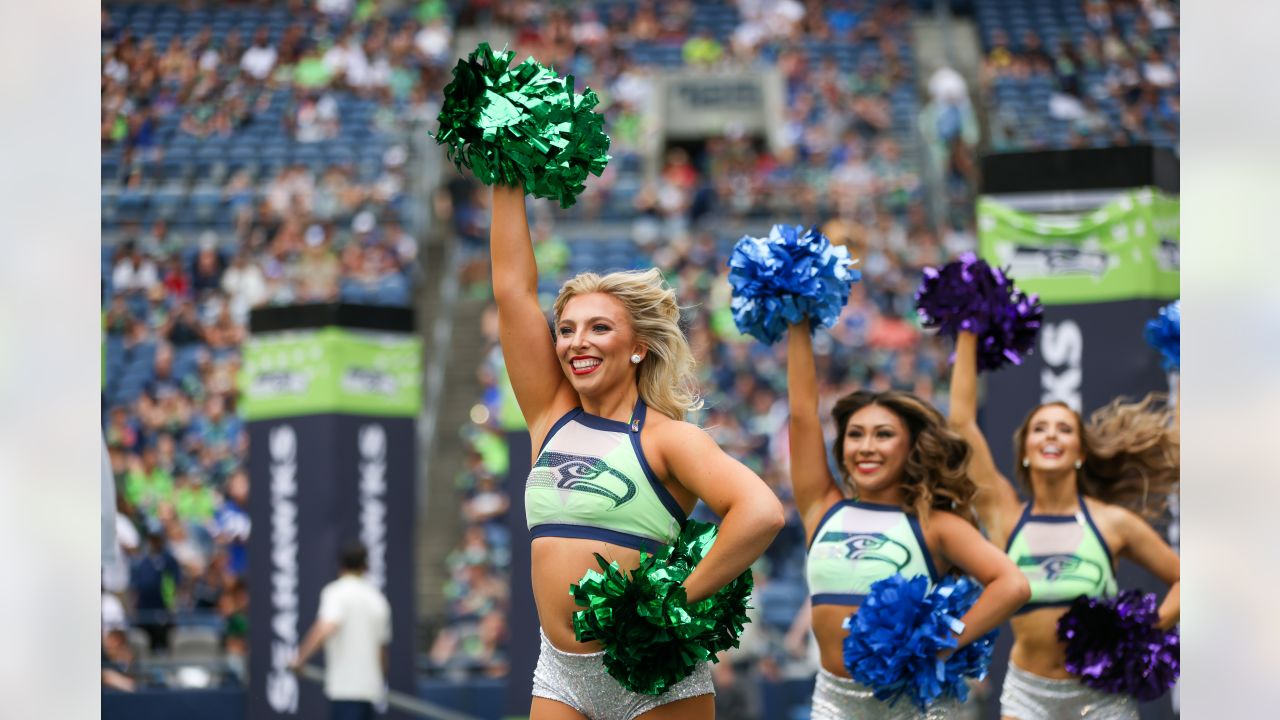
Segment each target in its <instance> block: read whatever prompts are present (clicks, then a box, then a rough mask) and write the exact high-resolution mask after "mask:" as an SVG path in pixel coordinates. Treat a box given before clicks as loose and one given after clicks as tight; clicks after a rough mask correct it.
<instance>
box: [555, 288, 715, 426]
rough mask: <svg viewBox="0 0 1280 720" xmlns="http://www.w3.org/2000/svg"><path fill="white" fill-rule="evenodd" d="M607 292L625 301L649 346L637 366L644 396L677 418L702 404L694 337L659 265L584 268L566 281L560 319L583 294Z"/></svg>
mask: <svg viewBox="0 0 1280 720" xmlns="http://www.w3.org/2000/svg"><path fill="white" fill-rule="evenodd" d="M590 293H606V294H608V295H612V296H613V297H614V298H616V299H617V300H618V302H620V303H622V307H624V308H625V309H626V311H627V317H628V318H629V319H630V321H631V329H632V330H633V331H634V332H635V334H636V339H637V340H639V341H640V342H641V343H643V344H644V345H645V347H646V348H648V352H647V353H646V354H645V356H644V360H643V361H641V362H640V364H639V365H638V366H637V368H636V376H637V383H638V385H639V389H640V397H641V399H643V400H644V402H645V404H646V405H648V406H649V407H651V408H653V409H654V410H657V411H658V412H660V413H662V414H663V415H666V416H667V417H669V418H673V419H675V420H684V419H685V415H686V414H687V413H689V412H690V411H693V410H697V409H699V408H701V407H702V399H701V398H700V397H699V396H698V389H697V388H698V385H697V379H696V377H695V376H694V372H693V370H694V367H695V366H696V364H697V363H696V362H695V361H694V359H693V351H692V350H690V349H689V341H688V340H687V339H685V336H684V333H683V332H682V331H681V330H680V306H679V305H678V304H677V303H676V293H675V290H672V289H671V288H670V287H667V284H666V282H665V281H664V280H663V278H662V273H660V272H658V270H657V268H652V269H649V270H629V271H626V272H613V273H609V274H607V275H599V274H597V273H592V272H584V273H580V274H578V275H576V276H574V277H572V278H570V279H569V280H568V281H566V282H565V284H564V285H563V286H561V288H560V295H559V297H557V298H556V302H555V306H554V307H555V317H556V322H559V321H560V315H561V314H562V313H563V312H564V307H565V305H567V304H568V303H569V301H570V300H572V299H573V298H575V297H577V296H578V295H588V294H590Z"/></svg>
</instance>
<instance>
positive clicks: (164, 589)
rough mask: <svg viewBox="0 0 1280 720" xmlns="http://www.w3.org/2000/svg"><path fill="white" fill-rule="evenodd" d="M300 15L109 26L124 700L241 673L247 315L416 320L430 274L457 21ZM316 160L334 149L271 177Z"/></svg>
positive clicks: (111, 292) (412, 10)
mask: <svg viewBox="0 0 1280 720" xmlns="http://www.w3.org/2000/svg"><path fill="white" fill-rule="evenodd" d="M292 5H293V6H292V7H289V8H286V7H284V6H267V5H263V4H259V5H258V6H253V7H248V8H239V7H236V8H219V9H217V10H209V9H207V8H203V7H201V6H200V4H198V3H186V4H184V7H183V8H181V9H179V8H177V7H173V6H163V5H124V6H112V5H108V6H106V7H104V9H103V12H102V40H103V46H102V147H103V180H104V213H103V263H102V286H103V334H104V339H103V345H104V377H103V413H104V415H103V428H104V436H105V440H106V444H107V449H108V453H109V458H110V465H111V470H112V473H113V475H114V478H115V483H116V488H117V504H118V508H117V509H118V523H117V526H118V528H117V530H118V533H117V534H118V538H119V540H120V543H119V545H120V547H119V558H118V559H119V563H117V564H116V566H115V567H114V568H112V569H111V570H109V571H108V572H107V573H105V574H104V578H103V620H104V624H103V630H104V644H103V655H104V657H103V663H104V680H109V681H110V682H111V684H113V685H114V686H117V687H136V686H138V685H139V684H143V685H145V684H149V683H155V684H165V683H169V682H174V678H172V677H166V676H165V675H164V674H163V673H158V674H156V675H154V676H150V677H143V676H139V675H138V674H137V672H136V670H137V667H138V661H139V660H140V659H141V658H142V657H144V656H147V655H154V654H157V653H160V654H166V653H167V654H170V655H178V654H181V655H183V656H184V657H186V658H187V659H190V660H199V659H205V660H208V659H210V658H215V657H221V658H223V659H225V660H226V662H227V665H228V666H229V667H230V669H231V670H232V671H233V672H232V674H233V675H235V676H238V677H239V679H241V680H242V679H243V673H244V660H245V658H244V655H245V652H246V643H247V637H246V625H247V621H246V618H247V607H248V599H249V593H248V587H247V585H246V583H245V572H246V546H247V541H248V535H249V531H250V524H249V515H248V494H249V478H248V475H247V473H246V471H245V467H244V465H245V461H246V457H247V441H246V435H245V430H244V422H243V419H242V418H241V416H240V414H239V412H238V402H239V393H238V389H237V372H238V370H239V368H240V363H241V347H242V344H243V342H244V340H245V336H246V328H247V322H248V316H249V312H250V311H251V310H252V309H253V308H254V307H259V306H262V305H267V304H289V303H298V302H304V303H305V302H324V301H333V300H339V299H341V300H343V301H348V302H356V303H367V304H383V305H407V304H409V303H410V302H411V298H412V292H413V283H414V281H415V278H416V277H417V275H418V270H417V250H418V242H417V240H416V238H414V237H413V235H412V234H411V233H410V232H409V231H408V229H407V228H406V222H405V213H404V208H405V197H406V188H405V184H406V168H405V162H406V152H405V149H404V147H403V146H402V144H400V143H399V140H400V139H401V134H402V133H403V132H405V131H406V130H407V129H408V128H411V127H414V125H413V122H414V119H415V118H417V117H419V116H421V117H426V116H433V115H434V112H435V111H434V110H433V109H432V104H431V102H429V101H428V100H427V98H429V97H434V96H436V95H438V94H439V89H440V83H439V78H440V77H441V75H440V67H441V63H443V62H445V60H446V59H447V58H446V57H445V55H446V54H447V48H448V32H447V28H446V27H445V26H444V25H443V22H442V14H441V10H442V7H443V6H442V4H440V3H430V2H427V3H422V4H421V5H420V6H405V7H402V8H400V9H399V10H398V12H397V14H395V15H389V14H388V13H384V12H383V11H382V7H381V6H379V5H378V4H376V3H373V4H371V3H361V4H360V6H359V8H356V7H354V4H353V3H342V2H332V1H328V2H326V1H323V0H322V1H321V2H318V3H314V4H312V3H307V4H303V3H293V4H292ZM232 20H234V22H237V23H239V25H237V24H232V22H231V21H232ZM180 23H181V24H180ZM242 28H245V29H247V30H248V31H246V32H242V31H241V30H242ZM442 31H443V32H444V37H443V40H442V39H441V32H442ZM166 38H167V39H166ZM442 43H443V45H442ZM437 102H438V101H437ZM370 104H371V105H370ZM366 106H368V107H372V112H371V113H363V114H361V113H359V112H351V111H352V110H353V109H354V110H359V109H360V108H361V107H366ZM344 117H346V118H353V119H357V120H359V122H354V123H351V124H349V125H347V126H343V125H342V124H341V123H342V121H343V119H344ZM192 141H194V142H196V143H200V144H203V143H217V142H219V141H221V142H222V143H223V144H216V147H217V148H218V153H219V154H220V155H221V154H224V153H225V154H226V155H228V156H230V158H231V160H232V162H225V160H226V158H225V157H213V158H211V159H210V160H209V161H202V159H201V158H200V157H198V156H196V157H194V158H193V157H192V155H191V153H190V147H191V142H192ZM304 145H324V153H323V154H320V155H303V154H299V155H297V156H296V157H290V156H288V155H275V156H274V157H275V161H274V162H272V161H270V159H268V160H263V161H262V162H258V160H259V159H260V158H259V157H258V156H259V155H271V152H270V148H272V147H283V148H286V149H288V150H290V151H296V150H295V148H298V147H302V146H304ZM365 145H368V146H371V147H372V148H373V149H374V152H373V153H372V154H366V155H364V156H362V155H361V154H360V152H359V151H360V150H362V149H363V147H364V146H365ZM237 148H247V149H248V150H249V151H250V152H249V153H248V154H247V155H242V161H240V162H236V161H235V158H236V149H237ZM169 194H172V195H174V196H176V197H178V198H179V200H178V203H177V205H176V206H169V209H170V211H169V212H166V210H165V208H166V206H165V205H164V204H163V202H162V200H163V198H165V197H166V196H168V195H169ZM209 196H211V200H210V205H211V208H210V210H209V212H208V213H207V214H205V215H203V216H202V214H201V210H200V208H199V207H197V204H198V202H199V198H201V197H209ZM108 198H112V199H114V200H115V202H114V204H112V205H111V206H110V207H108ZM108 210H110V212H109V211H108ZM224 680H226V681H229V680H230V678H224ZM218 681H219V680H218V677H217V675H216V674H215V675H214V676H213V679H212V680H210V679H208V678H205V679H203V680H196V681H195V682H218Z"/></svg>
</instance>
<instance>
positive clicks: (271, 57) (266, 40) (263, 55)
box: [240, 27, 276, 80]
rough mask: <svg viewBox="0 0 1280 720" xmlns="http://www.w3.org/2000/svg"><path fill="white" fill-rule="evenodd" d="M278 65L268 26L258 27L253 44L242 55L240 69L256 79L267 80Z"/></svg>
mask: <svg viewBox="0 0 1280 720" xmlns="http://www.w3.org/2000/svg"><path fill="white" fill-rule="evenodd" d="M275 66H276V49H275V46H273V45H272V44H271V36H270V34H269V33H268V32H267V29H266V28H264V27H263V28H258V31H257V32H256V33H254V35H253V45H252V46H250V47H249V49H248V50H245V51H244V55H241V56H240V69H241V70H244V71H245V72H246V73H248V75H249V76H250V77H252V78H253V79H254V80H266V79H267V77H268V76H269V75H271V71H272V70H273V69H274V68H275Z"/></svg>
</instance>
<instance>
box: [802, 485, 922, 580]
mask: <svg viewBox="0 0 1280 720" xmlns="http://www.w3.org/2000/svg"><path fill="white" fill-rule="evenodd" d="M892 575H904V576H906V577H915V576H916V575H927V576H928V578H929V584H930V585H933V584H934V583H936V582H938V571H937V569H936V568H935V567H934V564H933V557H932V556H930V554H929V546H928V545H926V544H925V541H924V534H923V533H922V532H921V530H920V520H919V519H918V518H916V517H915V516H914V515H908V514H907V513H905V512H903V511H902V508H900V507H897V506H894V505H881V504H878V503H864V502H858V501H856V500H841V501H840V502H838V503H836V504H835V505H833V506H832V507H831V509H830V510H828V511H827V514H826V515H825V516H823V518H822V522H820V523H818V530H817V532H815V533H814V534H813V539H812V540H811V541H810V542H809V555H808V558H807V559H806V560H805V577H806V579H807V580H808V582H809V594H810V595H811V596H812V598H813V604H814V605H860V604H862V601H863V599H865V598H866V596H867V593H869V592H870V591H871V585H872V583H875V582H876V581H877V580H883V579H885V578H887V577H890V576H892Z"/></svg>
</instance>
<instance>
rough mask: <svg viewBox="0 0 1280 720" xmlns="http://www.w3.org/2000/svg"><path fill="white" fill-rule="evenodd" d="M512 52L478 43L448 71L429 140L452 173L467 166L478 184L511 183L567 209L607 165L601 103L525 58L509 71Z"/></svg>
mask: <svg viewBox="0 0 1280 720" xmlns="http://www.w3.org/2000/svg"><path fill="white" fill-rule="evenodd" d="M514 56H515V52H514V51H506V50H504V51H503V52H500V53H494V52H493V50H492V49H491V48H490V47H489V44H488V43H480V46H479V47H477V48H476V50H475V51H474V52H472V53H471V55H470V56H468V57H467V58H466V59H465V60H459V61H458V64H457V66H456V67H454V69H453V82H451V83H449V85H448V86H447V87H445V89H444V105H443V106H442V107H441V109H440V117H439V123H440V129H439V131H438V132H437V133H436V142H437V143H438V144H441V145H444V146H445V153H446V154H447V155H448V157H449V159H450V160H452V161H453V163H454V164H455V165H457V166H458V169H459V170H461V169H462V168H463V167H464V166H466V167H469V168H471V171H472V172H473V173H474V174H475V176H476V179H478V180H479V181H480V182H482V183H484V184H485V185H513V186H516V187H521V188H524V191H525V192H527V193H531V194H533V195H534V196H536V197H541V198H550V199H552V200H558V201H559V202H560V207H566V208H567V207H569V206H571V205H573V203H574V201H575V200H576V199H577V196H578V195H579V194H580V193H581V192H582V191H583V189H585V187H586V186H585V185H584V184H583V182H584V181H585V180H586V178H587V173H591V174H593V175H596V176H597V177H599V176H600V174H601V173H602V172H604V168H605V165H606V164H608V162H609V136H608V135H606V134H605V133H604V116H602V115H601V114H600V113H597V112H594V108H595V106H596V105H597V104H599V102H600V99H599V98H598V97H597V96H596V94H595V93H594V92H593V91H592V90H591V89H590V88H587V89H586V90H584V91H583V93H582V94H581V95H577V94H575V93H574V92H573V76H569V77H568V78H560V77H557V76H556V74H555V73H554V72H552V71H551V70H549V69H547V68H545V67H543V66H542V65H540V64H539V63H538V62H537V61H536V60H534V59H533V58H527V59H525V61H524V62H522V63H520V64H519V65H517V66H515V67H513V68H508V67H507V66H508V65H509V64H510V62H511V59H512V58H513V57H514Z"/></svg>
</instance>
